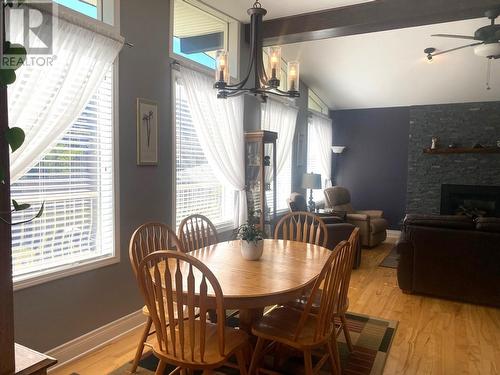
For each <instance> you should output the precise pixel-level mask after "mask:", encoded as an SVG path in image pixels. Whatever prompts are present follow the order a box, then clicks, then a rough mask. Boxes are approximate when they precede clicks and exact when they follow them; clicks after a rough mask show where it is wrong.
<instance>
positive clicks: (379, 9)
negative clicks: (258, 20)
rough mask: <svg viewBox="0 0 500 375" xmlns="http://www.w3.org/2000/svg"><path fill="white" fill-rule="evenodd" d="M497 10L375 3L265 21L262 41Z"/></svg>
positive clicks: (487, 2)
mask: <svg viewBox="0 0 500 375" xmlns="http://www.w3.org/2000/svg"><path fill="white" fill-rule="evenodd" d="M496 7H500V1H499V0H376V1H372V2H368V3H362V4H356V5H352V6H347V7H342V8H334V9H329V10H324V11H319V12H314V13H306V14H300V15H294V16H290V17H284V18H276V19H272V20H268V21H265V22H264V30H263V39H264V45H266V46H269V45H276V44H289V43H298V42H307V41H312V40H319V39H327V38H335V37H341V36H348V35H356V34H365V33H372V32H377V31H385V30H394V29H401V28H406V27H416V26H423V25H430V24H436V23H443V22H452V21H460V20H466V19H472V18H480V17H483V16H484V12H485V11H486V10H489V9H492V8H496ZM485 21H486V20H485ZM486 23H487V22H485V24H486ZM246 35H247V36H248V35H249V25H247V26H246ZM247 41H248V39H247Z"/></svg>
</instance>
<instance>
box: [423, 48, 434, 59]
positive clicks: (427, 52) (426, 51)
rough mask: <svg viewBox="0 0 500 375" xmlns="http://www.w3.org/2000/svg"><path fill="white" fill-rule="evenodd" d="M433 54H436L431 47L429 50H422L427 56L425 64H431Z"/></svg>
mask: <svg viewBox="0 0 500 375" xmlns="http://www.w3.org/2000/svg"><path fill="white" fill-rule="evenodd" d="M434 52H436V49H435V48H433V47H429V48H426V49H424V53H425V54H426V55H427V62H428V63H431V62H432V61H433V60H432V58H433V57H434V56H433V53H434Z"/></svg>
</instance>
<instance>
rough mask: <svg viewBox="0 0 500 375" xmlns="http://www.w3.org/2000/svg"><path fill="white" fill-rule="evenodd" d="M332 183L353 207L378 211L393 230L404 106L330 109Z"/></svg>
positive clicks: (403, 160)
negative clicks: (334, 148) (334, 150)
mask: <svg viewBox="0 0 500 375" xmlns="http://www.w3.org/2000/svg"><path fill="white" fill-rule="evenodd" d="M331 116H332V119H333V144H334V145H342V146H347V149H346V151H344V153H343V154H341V155H334V157H333V159H334V160H333V169H334V170H333V173H332V175H333V176H334V184H336V185H339V186H344V187H346V188H348V189H349V190H350V192H351V198H352V204H353V206H354V208H355V209H359V210H368V209H381V210H383V211H384V216H385V217H386V218H387V219H388V220H389V224H390V227H391V229H399V222H400V221H401V220H402V219H403V217H404V215H405V209H406V190H407V176H408V135H409V125H410V118H409V108H408V107H397V108H376V109H356V110H343V111H332V113H331Z"/></svg>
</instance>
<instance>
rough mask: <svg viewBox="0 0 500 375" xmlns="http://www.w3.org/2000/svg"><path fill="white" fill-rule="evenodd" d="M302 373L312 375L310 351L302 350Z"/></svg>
mask: <svg viewBox="0 0 500 375" xmlns="http://www.w3.org/2000/svg"><path fill="white" fill-rule="evenodd" d="M304 373H305V374H306V375H313V374H314V370H313V364H312V357H311V351H310V350H304Z"/></svg>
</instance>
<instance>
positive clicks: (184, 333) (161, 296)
mask: <svg viewBox="0 0 500 375" xmlns="http://www.w3.org/2000/svg"><path fill="white" fill-rule="evenodd" d="M138 279H139V285H140V287H141V291H142V294H143V296H144V298H145V300H146V305H147V306H148V309H149V311H150V315H151V318H152V319H153V323H154V325H155V328H156V335H157V339H158V344H157V345H154V346H153V352H154V353H155V355H157V356H158V357H159V359H160V361H161V362H164V363H170V364H173V365H175V366H179V367H181V368H188V369H207V368H213V367H214V366H217V365H220V364H222V363H223V362H225V361H226V360H227V358H228V357H229V356H231V355H232V354H234V353H235V352H237V353H236V354H237V357H238V363H239V365H240V366H242V368H240V371H242V373H246V369H245V368H244V354H243V350H244V349H245V348H244V345H246V344H247V335H246V333H244V332H243V331H239V330H235V329H232V328H227V327H225V325H224V323H225V320H224V319H218V323H216V324H212V323H210V322H208V320H207V311H208V307H209V306H208V294H210V295H211V299H212V300H214V304H215V305H212V306H210V307H211V308H213V309H215V311H216V312H217V315H218V316H224V314H225V312H224V297H223V294H222V289H221V287H220V284H219V282H218V281H217V279H216V277H215V276H214V274H213V273H212V272H211V271H210V269H208V267H207V266H206V265H204V264H203V263H202V262H201V261H199V260H198V259H196V258H194V257H192V256H190V255H189V254H185V253H181V252H178V251H158V252H155V253H153V254H150V255H148V256H147V257H145V258H144V259H143V260H142V262H141V263H140V265H139V272H138ZM174 309H176V310H177V311H176V312H175V313H174ZM197 310H199V317H198V318H197V317H196V314H195V312H196V311H197ZM185 312H187V317H186V316H184V315H185ZM175 315H177V316H178V319H175V318H174V316H175ZM228 331H231V333H232V336H231V335H228ZM214 333H215V334H214Z"/></svg>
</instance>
